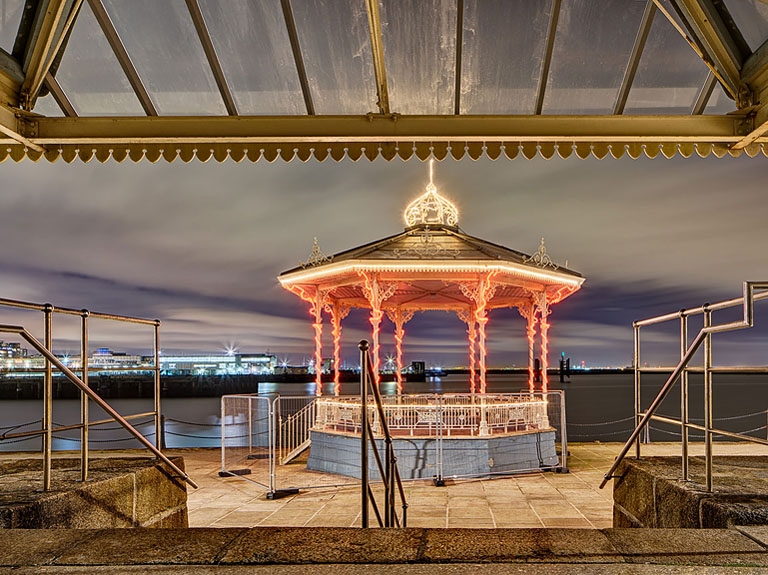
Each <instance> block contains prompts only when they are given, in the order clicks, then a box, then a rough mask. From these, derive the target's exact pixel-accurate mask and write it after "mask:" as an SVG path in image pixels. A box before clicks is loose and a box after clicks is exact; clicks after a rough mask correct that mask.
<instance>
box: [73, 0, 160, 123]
mask: <svg viewBox="0 0 768 575" xmlns="http://www.w3.org/2000/svg"><path fill="white" fill-rule="evenodd" d="M88 4H89V5H90V6H91V10H93V15H94V16H95V17H96V21H97V22H98V23H99V26H100V27H101V31H102V32H104V36H106V38H107V41H108V42H109V45H110V46H111V47H112V51H113V52H114V53H115V56H116V57H117V61H118V62H120V66H121V67H122V69H123V72H124V73H125V75H126V76H127V77H128V81H129V82H130V83H131V87H132V88H133V91H134V92H135V94H136V97H137V98H138V99H139V102H140V103H141V107H142V108H144V113H145V114H147V116H157V110H156V109H155V105H154V104H153V103H152V98H150V97H149V92H147V89H146V88H145V87H144V83H143V82H142V81H141V78H140V77H139V73H138V72H137V71H136V67H135V66H134V65H133V62H132V61H131V57H130V56H129V55H128V51H127V50H126V49H125V46H124V45H123V41H122V40H121V39H120V36H119V35H118V34H117V30H115V26H114V24H112V20H111V19H110V17H109V14H107V10H106V9H105V8H104V4H102V2H101V0H88Z"/></svg>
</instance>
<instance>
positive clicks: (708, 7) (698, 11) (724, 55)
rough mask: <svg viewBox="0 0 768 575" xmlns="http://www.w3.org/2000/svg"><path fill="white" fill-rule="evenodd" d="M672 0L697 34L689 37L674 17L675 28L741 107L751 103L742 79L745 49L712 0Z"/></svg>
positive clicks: (690, 28) (692, 32) (691, 30)
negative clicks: (742, 49)
mask: <svg viewBox="0 0 768 575" xmlns="http://www.w3.org/2000/svg"><path fill="white" fill-rule="evenodd" d="M654 1H655V2H656V4H657V6H660V4H659V2H660V0H654ZM670 2H671V3H672V5H673V6H674V7H675V9H676V10H677V12H678V14H679V15H680V17H681V18H682V20H683V21H684V22H685V24H686V26H687V27H688V29H689V30H690V32H691V34H693V39H690V38H688V37H687V35H685V34H684V32H683V31H682V30H680V29H679V27H678V26H677V24H676V23H675V22H674V20H671V21H672V22H673V24H674V25H675V27H676V28H678V30H680V31H681V33H683V34H684V36H685V37H686V40H688V41H689V43H690V44H691V46H692V47H693V48H694V49H695V50H696V52H697V53H698V54H699V57H700V58H702V60H703V61H704V63H705V64H707V66H709V68H710V69H711V70H712V71H713V72H714V73H715V75H716V76H717V78H718V80H720V82H721V83H722V84H723V86H724V88H725V89H726V91H727V92H728V93H730V94H731V96H732V97H733V98H734V99H735V100H736V102H737V105H738V107H739V108H745V107H748V106H750V105H751V95H750V94H749V93H748V92H749V91H748V90H745V86H744V84H743V83H742V82H741V79H740V70H741V64H742V62H743V60H744V56H745V55H744V54H742V53H741V49H740V48H739V46H738V44H737V43H736V41H735V40H734V39H733V36H732V35H731V33H730V31H729V30H728V28H727V27H726V25H725V24H724V23H723V20H722V18H721V17H720V14H719V13H718V11H717V9H716V8H715V6H714V4H713V2H712V0H670ZM660 8H661V9H662V11H663V12H664V13H665V14H666V11H665V10H664V9H663V7H661V6H660ZM668 17H669V15H668Z"/></svg>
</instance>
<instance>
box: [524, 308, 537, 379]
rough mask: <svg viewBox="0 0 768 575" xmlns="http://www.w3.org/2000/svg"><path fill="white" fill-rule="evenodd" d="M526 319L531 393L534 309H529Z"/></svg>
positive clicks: (534, 332)
mask: <svg viewBox="0 0 768 575" xmlns="http://www.w3.org/2000/svg"><path fill="white" fill-rule="evenodd" d="M526 319H527V320H528V328H527V335H528V390H529V391H530V392H531V393H533V392H534V391H535V384H534V380H535V374H534V372H533V356H534V346H535V340H536V322H537V321H538V319H537V318H536V313H535V312H534V310H531V311H530V313H529V314H528V317H527V318H526Z"/></svg>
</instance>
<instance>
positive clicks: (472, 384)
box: [467, 318, 477, 393]
mask: <svg viewBox="0 0 768 575" xmlns="http://www.w3.org/2000/svg"><path fill="white" fill-rule="evenodd" d="M468 325H469V327H468V328H467V336H468V337H469V389H470V393H475V389H476V386H477V383H476V375H475V364H476V357H475V355H476V353H477V352H476V349H477V348H476V346H475V340H476V339H477V330H476V329H475V321H474V318H470V319H469V320H468Z"/></svg>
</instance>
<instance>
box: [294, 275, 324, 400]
mask: <svg viewBox="0 0 768 575" xmlns="http://www.w3.org/2000/svg"><path fill="white" fill-rule="evenodd" d="M294 289H295V293H296V294H297V295H298V296H299V297H300V298H301V299H303V300H304V301H305V302H307V303H309V315H311V316H312V317H313V318H314V320H315V321H314V322H312V327H313V328H314V329H315V395H317V396H318V397H319V396H321V395H323V305H322V304H323V302H322V301H321V300H322V299H325V298H324V297H322V295H321V293H320V291H319V290H317V289H315V291H314V293H312V292H311V291H310V290H307V289H305V288H304V287H302V286H294Z"/></svg>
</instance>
